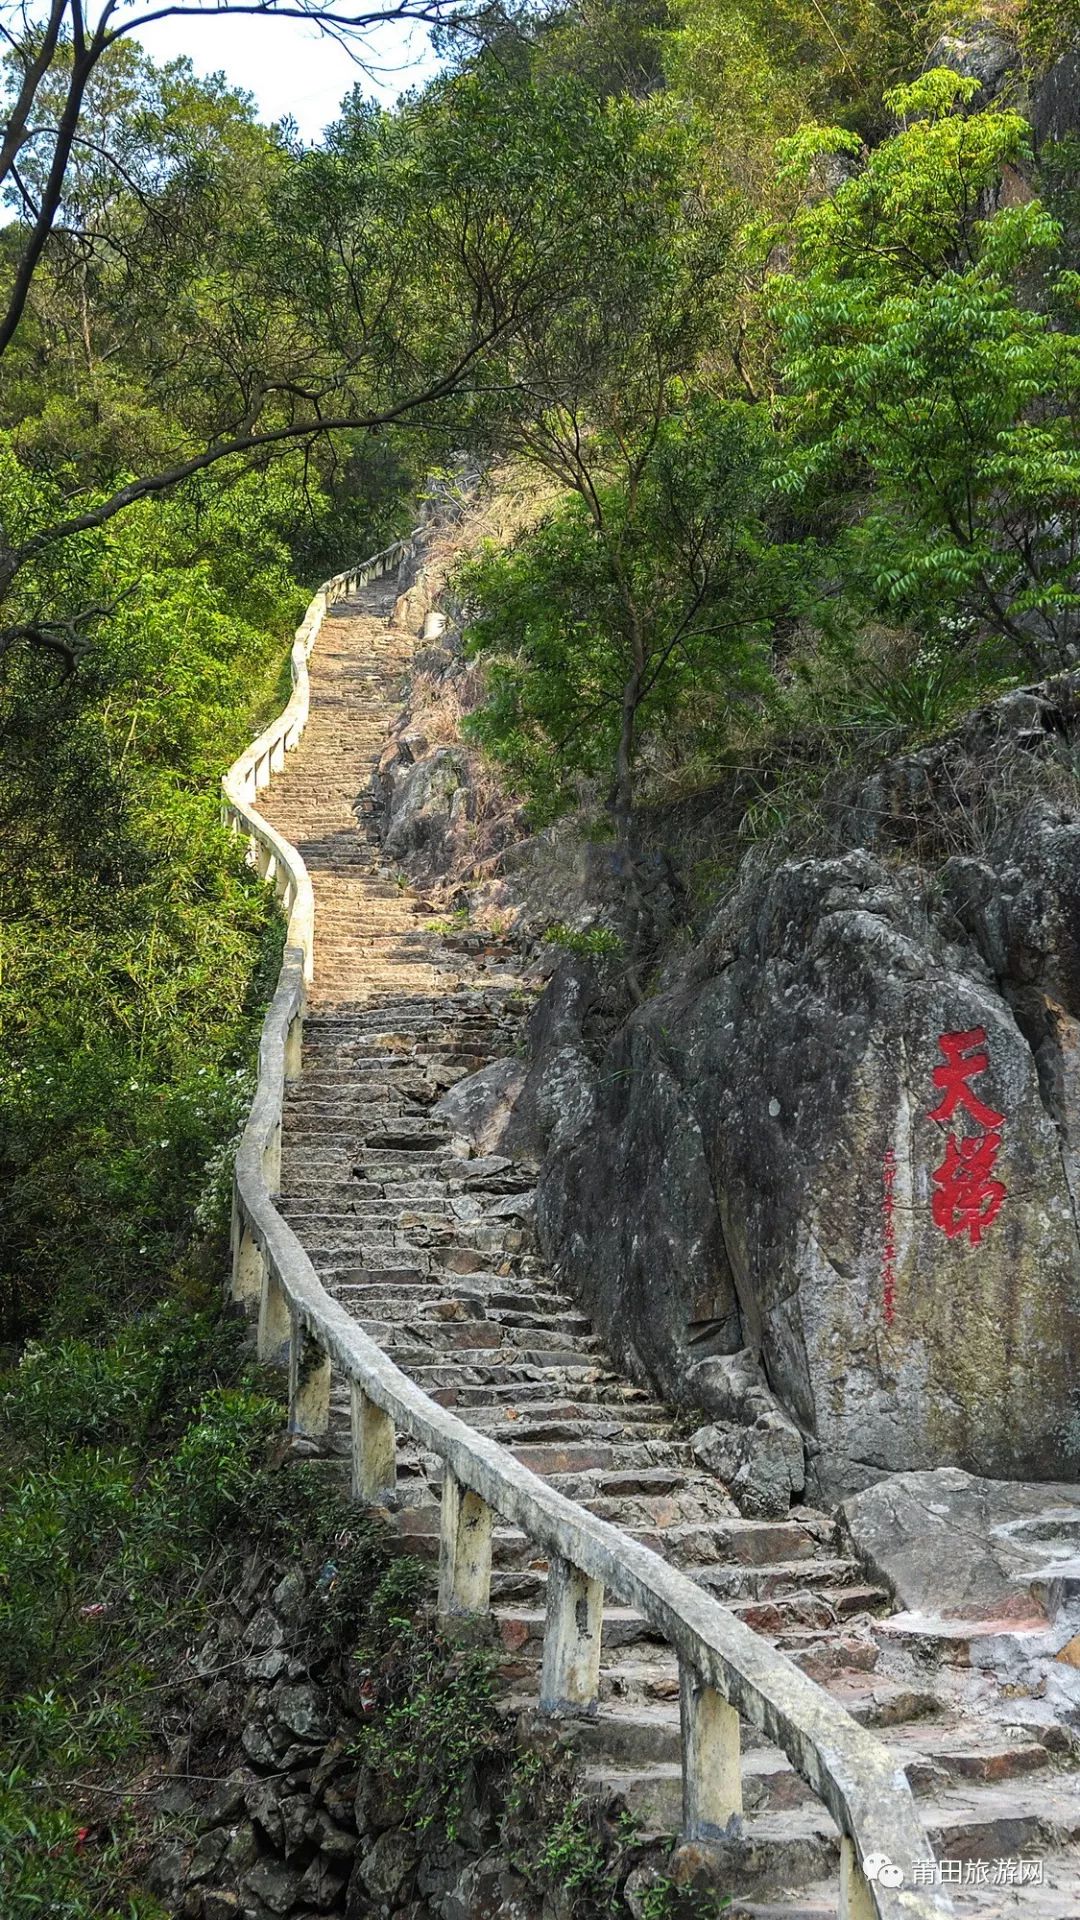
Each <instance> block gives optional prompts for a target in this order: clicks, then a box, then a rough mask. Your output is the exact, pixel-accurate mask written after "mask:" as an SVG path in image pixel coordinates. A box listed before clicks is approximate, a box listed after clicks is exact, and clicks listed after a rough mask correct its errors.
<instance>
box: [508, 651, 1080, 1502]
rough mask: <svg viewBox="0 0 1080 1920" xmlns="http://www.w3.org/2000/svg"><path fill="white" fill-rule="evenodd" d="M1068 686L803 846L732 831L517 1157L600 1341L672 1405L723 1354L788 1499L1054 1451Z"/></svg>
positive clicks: (1067, 1280) (1075, 1018)
mask: <svg viewBox="0 0 1080 1920" xmlns="http://www.w3.org/2000/svg"><path fill="white" fill-rule="evenodd" d="M1078 704H1080V702H1078V691H1077V685H1076V683H1075V680H1073V679H1070V680H1067V681H1064V682H1060V683H1054V684H1053V685H1052V686H1051V687H1049V688H1048V689H1036V690H1028V691H1027V692H1025V693H1023V694H1019V695H1013V696H1010V698H1009V699H1008V700H1007V701H1003V702H1001V703H999V705H998V707H996V708H992V709H987V710H986V711H985V712H984V713H983V714H982V715H980V716H976V717H975V718H974V719H973V721H972V722H971V723H970V724H969V725H968V726H967V727H966V728H965V729H962V730H960V731H959V732H958V734H957V735H956V736H955V737H953V738H951V739H950V740H949V741H947V742H944V743H942V744H941V745H940V746H938V747H936V748H934V749H932V750H928V751H927V752H926V753H925V754H923V755H916V756H910V757H908V758H907V759H906V760H904V761H898V762H896V763H893V764H892V765H891V766H890V767H888V768H886V769H885V771H884V773H883V775H882V776H881V777H880V778H879V779H878V780H877V781H876V782H875V783H874V786H873V790H872V791H871V790H867V791H864V792H863V793H862V794H861V796H857V797H856V800H855V802H854V803H853V804H852V805H850V807H849V810H848V814H847V817H846V820H845V826H846V829H847V831H848V832H849V833H850V834H851V835H852V837H853V838H856V839H857V841H858V842H861V843H862V844H854V845H849V847H848V850H847V851H842V852H840V853H839V854H837V855H836V856H834V857H824V856H821V855H816V854H815V855H812V856H808V857H806V858H803V859H791V858H788V859H780V860H778V861H776V862H775V863H774V864H772V865H770V864H769V860H768V855H767V852H766V853H764V854H763V853H761V852H760V851H759V852H757V853H756V854H755V856H754V858H753V859H750V860H748V861H747V862H746V863H745V865H744V869H743V871H742V873H741V875H740V878H739V881H738V884H737V885H736V887H735V888H734V889H733V892H732V894H731V896H730V897H729V899H728V900H727V901H726V903H725V904H724V905H723V907H722V908H721V909H720V911H719V912H718V913H717V915H716V917H715V920H714V922H713V924H712V926H711V927H710V928H709V930H708V932H707V935H706V937H705V938H704V939H703V941H702V942H701V944H700V946H699V947H698V949H697V951H696V952H695V953H694V955H693V956H692V957H691V959H690V961H689V963H688V964H686V965H685V966H684V967H683V969H682V971H681V972H679V973H676V974H674V975H673V976H672V977H670V979H669V983H668V985H667V990H666V991H665V992H663V993H662V994H660V995H659V996H658V997H657V998H655V999H653V1000H652V1001H650V1002H648V1003H647V1004H646V1005H645V1006H644V1007H642V1008H640V1009H639V1010H638V1011H637V1012H636V1013H635V1014H634V1015H633V1017H632V1018H631V1019H630V1021H629V1022H628V1023H627V1024H626V1026H625V1027H624V1028H623V1030H622V1031H621V1032H620V1033H619V1034H618V1035H617V1037H616V1038H615V1040H614V1041H613V1043H612V1044H611V1045H610V1047H609V1048H608V1051H607V1053H606V1056H605V1058H604V1059H603V1060H602V1061H601V1063H600V1067H599V1071H598V1074H597V1082H596V1090H597V1098H596V1110H595V1113H594V1115H593V1116H592V1117H591V1118H590V1121H589V1124H588V1127H587V1130H586V1131H584V1132H580V1133H579V1134H578V1135H577V1136H576V1137H575V1138H571V1139H569V1140H567V1141H564V1143H563V1144H562V1145H560V1146H559V1147H558V1148H557V1149H556V1150H555V1151H551V1150H549V1152H548V1156H547V1159H546V1162H545V1165H544V1168H543V1172H542V1175H541V1181H540V1194H539V1200H540V1204H539V1210H538V1225H539V1230H540V1235H541V1243H542V1245H543V1248H544V1251H545V1253H546V1254H547V1255H548V1257H550V1258H552V1259H553V1260H557V1261H558V1262H559V1263H560V1264H561V1267H562V1270H563V1272H564V1274H565V1275H566V1277H567V1278H569V1279H570V1280H571V1282H572V1284H574V1285H575V1286H576V1288H577V1289H578V1290H579V1291H580V1293H581V1294H582V1296H583V1297H584V1298H585V1300H586V1301H587V1302H588V1304H589V1305H590V1307H591V1309H592V1311H593V1313H594V1315H595V1317H596V1319H597V1321H598V1322H599V1324H600V1325H601V1327H602V1328H603V1330H604V1333H605V1335H606V1336H607V1338H608V1339H609V1340H610V1341H611V1343H612V1345H613V1346H614V1348H615V1350H616V1352H617V1353H618V1354H619V1355H620V1357H621V1358H623V1359H624V1360H625V1361H627V1363H628V1364H630V1365H632V1366H635V1367H636V1370H637V1371H639V1372H641V1373H643V1374H644V1375H645V1376H647V1377H648V1378H650V1379H652V1380H653V1381H655V1382H656V1383H657V1384H658V1385H659V1386H660V1387H661V1388H663V1389H664V1390H665V1391H666V1392H668V1393H670V1394H673V1395H674V1396H675V1397H678V1398H681V1399H683V1400H687V1401H691V1402H693V1401H698V1403H700V1401H701V1393H700V1387H701V1384H702V1380H703V1378H704V1376H703V1375H701V1374H697V1375H695V1368H696V1366H697V1363H698V1362H699V1360H701V1359H702V1358H705V1357H709V1356H712V1357H714V1358H715V1357H718V1356H723V1355H724V1354H726V1353H731V1352H734V1351H735V1350H737V1349H748V1350H749V1351H750V1352H751V1354H752V1355H753V1356H754V1358H755V1360H756V1361H757V1362H759V1363H760V1366H761V1369H762V1372H763V1376H764V1380H765V1382H766V1384H767V1386H768V1388H769V1390H770V1391H771V1393H772V1394H773V1395H774V1396H775V1397H776V1399H777V1400H778V1401H779V1402H780V1403H781V1405H782V1406H783V1408H784V1410H785V1411H786V1413H787V1414H788V1415H789V1416H790V1417H791V1418H792V1419H793V1420H794V1421H795V1423H796V1424H797V1426H798V1428H799V1430H800V1432H801V1434H802V1436H803V1438H804V1441H805V1445H806V1451H807V1456H808V1482H807V1484H808V1487H809V1489H810V1492H811V1494H812V1495H813V1496H815V1497H819V1498H821V1497H826V1498H829V1497H834V1496H837V1495H841V1494H844V1493H847V1492H851V1491H853V1490H855V1489H858V1488H860V1487H862V1486H865V1485H867V1484H869V1483H870V1482H872V1481H873V1480H875V1479H878V1478H880V1477H881V1476H882V1475H883V1474H888V1473H895V1472H902V1471H909V1470H913V1469H921V1468H929V1467H933V1466H937V1465H939V1464H942V1463H944V1464H949V1465H954V1466H958V1467H962V1468H965V1469H967V1470H969V1471H971V1472H975V1473H978V1474H982V1475H986V1476H990V1477H993V1478H1006V1479H1013V1478H1019V1479H1043V1478H1050V1479H1054V1478H1064V1477H1068V1476H1069V1475H1070V1474H1072V1473H1073V1472H1075V1471H1076V1463H1077V1437H1078V1435H1077V1427H1078V1424H1080V1423H1077V1422H1076V1421H1070V1415H1071V1413H1072V1412H1073V1410H1074V1409H1073V1400H1072V1395H1073V1389H1074V1382H1075V1354H1076V1353H1077V1351H1080V1245H1078V1236H1077V1214H1078V1212H1080V819H1078V818H1077V815H1076V809H1075V808H1074V807H1073V806H1070V805H1069V804H1068V803H1067V802H1063V801H1062V800H1061V799H1060V798H1058V797H1056V796H1057V795H1058V794H1060V793H1064V792H1066V791H1067V788H1066V786H1065V784H1064V782H1063V781H1062V780H1061V779H1060V777H1058V776H1057V775H1056V773H1053V772H1052V773H1051V774H1050V775H1049V776H1047V777H1045V779H1044V773H1043V761H1044V760H1045V759H1046V758H1047V756H1048V755H1050V756H1052V754H1053V752H1054V751H1055V750H1056V748H1055V743H1056V742H1061V741H1064V742H1065V744H1066V745H1067V743H1068V741H1069V740H1070V739H1071V738H1072V737H1073V735H1074V734H1076V733H1077V732H1080V718H1078ZM1040 783H1042V784H1041V787H1040ZM1003 793H1004V794H1006V795H1007V796H1009V798H1008V799H1007V800H1006V801H1005V802H1004V803H1003V801H1002V794H1003ZM950 809H951V811H950ZM867 843H868V844H867ZM935 862H936V864H935Z"/></svg>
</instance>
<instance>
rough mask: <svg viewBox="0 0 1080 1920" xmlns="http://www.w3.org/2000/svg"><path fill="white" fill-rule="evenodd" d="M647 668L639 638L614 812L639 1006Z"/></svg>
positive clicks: (632, 982) (629, 980) (629, 968)
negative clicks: (639, 766) (638, 780)
mask: <svg viewBox="0 0 1080 1920" xmlns="http://www.w3.org/2000/svg"><path fill="white" fill-rule="evenodd" d="M644 666H645V662H644V657H643V655H642V652H641V647H640V643H639V642H638V641H637V638H636V636H635V647H634V670H633V672H632V673H631V675H630V677H629V679H628V680H627V681H626V684H625V686H624V687H623V698H622V717H621V720H620V724H619V749H618V754H617V757H616V762H615V785H614V788H613V790H612V799H611V813H612V819H613V821H614V825H615V845H616V847H617V849H618V854H619V865H620V869H621V873H622V879H623V885H624V887H625V889H626V913H625V934H624V937H625V941H626V973H625V978H626V984H627V986H628V987H629V989H630V997H631V999H632V1000H633V1002H634V1005H635V1006H637V1007H639V1006H640V1005H641V1003H642V1001H643V1000H644V998H645V996H644V994H643V992H642V990H641V981H640V978H639V976H638V970H637V957H638V956H637V948H638V941H639V939H640V937H641V926H642V920H643V917H644V912H643V904H642V899H641V884H640V880H639V877H638V866H637V849H636V846H635V844H634V729H635V726H636V723H637V710H638V703H639V701H640V699H641V681H642V675H643V673H644Z"/></svg>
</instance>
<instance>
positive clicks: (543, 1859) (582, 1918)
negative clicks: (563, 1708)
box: [503, 1743, 637, 1920]
mask: <svg viewBox="0 0 1080 1920" xmlns="http://www.w3.org/2000/svg"><path fill="white" fill-rule="evenodd" d="M636 1833H637V1823H636V1821H634V1820H633V1819H632V1818H631V1817H630V1816H629V1815H627V1814H624V1815H623V1816H622V1817H621V1819H620V1820H618V1821H617V1822H615V1823H614V1824H612V1823H611V1822H609V1821H607V1820H605V1819H604V1817H603V1814H602V1811H601V1809H600V1807H599V1806H598V1805H591V1804H590V1803H589V1801H588V1800H587V1799H586V1797H585V1795H584V1794H583V1793H582V1791H581V1788H580V1785H579V1767H578V1763H577V1762H576V1760H575V1759H574V1757H573V1756H572V1755H571V1754H569V1753H567V1752H565V1751H564V1750H561V1749H558V1750H556V1751H555V1752H551V1751H549V1750H548V1748H547V1744H546V1743H545V1748H544V1750H543V1751H539V1750H537V1749H536V1748H528V1749H525V1750H524V1751H519V1752H518V1753H516V1754H515V1756H514V1762H513V1770H512V1773H511V1776H510V1784H509V1787H508V1789H507V1795H506V1813H505V1820H504V1831H503V1838H504V1842H505V1844H506V1847H507V1853H508V1856H509V1858H510V1860H511V1863H512V1865H513V1866H514V1867H515V1868H516V1869H517V1871H518V1872H519V1873H521V1874H522V1875H523V1876H524V1878H525V1879H527V1880H528V1881H529V1882H530V1884H531V1885H533V1886H535V1887H537V1888H539V1889H540V1890H541V1891H542V1892H544V1893H550V1894H552V1895H556V1896H557V1897H558V1898H559V1900H560V1902H561V1903H562V1904H561V1907H560V1911H561V1912H563V1913H565V1914H567V1915H568V1916H572V1920H611V1916H613V1915H615V1914H620V1913H622V1912H624V1911H625V1909H624V1906H623V1903H622V1901H621V1900H620V1898H619V1883H620V1880H621V1879H622V1878H623V1877H624V1875H625V1871H626V1858H625V1854H626V1848H627V1846H628V1845H629V1844H631V1843H632V1842H633V1840H634V1839H635V1837H636Z"/></svg>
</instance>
